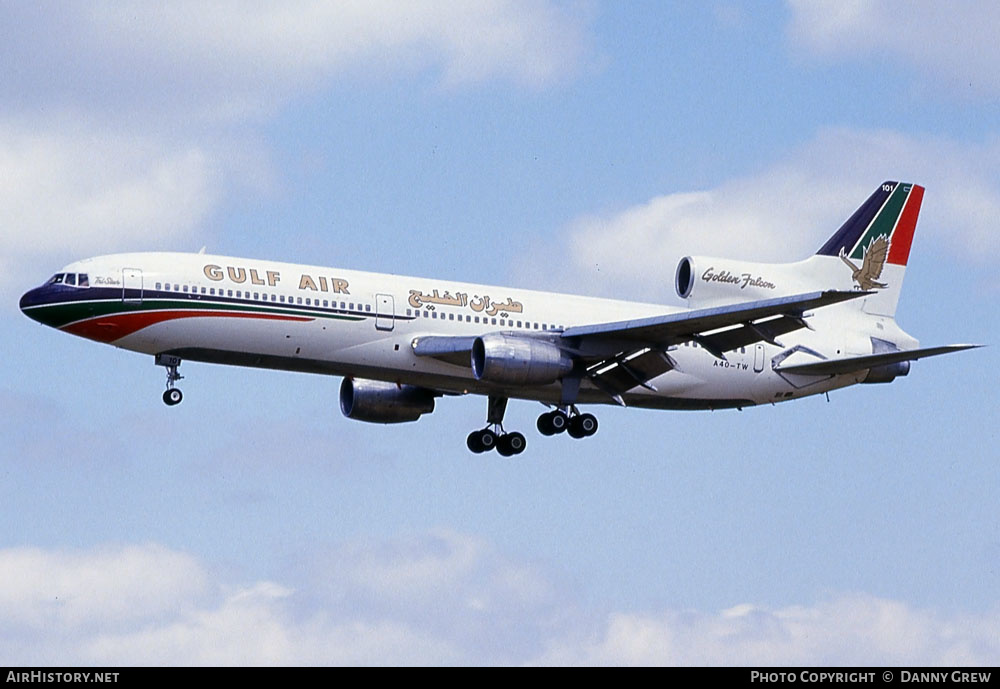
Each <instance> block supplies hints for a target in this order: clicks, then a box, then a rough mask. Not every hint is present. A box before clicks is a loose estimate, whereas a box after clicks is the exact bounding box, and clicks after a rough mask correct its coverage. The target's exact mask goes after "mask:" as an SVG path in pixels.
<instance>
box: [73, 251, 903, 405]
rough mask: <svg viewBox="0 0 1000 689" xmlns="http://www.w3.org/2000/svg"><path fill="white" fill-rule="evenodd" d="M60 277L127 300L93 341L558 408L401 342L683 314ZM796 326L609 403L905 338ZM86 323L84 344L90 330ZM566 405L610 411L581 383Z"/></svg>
mask: <svg viewBox="0 0 1000 689" xmlns="http://www.w3.org/2000/svg"><path fill="white" fill-rule="evenodd" d="M63 271H64V272H66V273H79V274H87V275H88V276H89V286H88V288H87V289H90V290H95V294H96V290H97V289H100V290H102V294H103V296H102V301H105V302H112V303H109V304H107V305H106V306H104V307H101V309H103V310H105V311H106V310H107V309H113V308H116V305H114V304H113V302H115V301H116V299H117V300H118V301H122V300H123V298H124V300H125V301H127V302H130V306H129V307H128V308H129V309H131V313H133V314H135V316H134V317H135V318H136V319H137V320H136V323H133V324H132V327H135V326H136V325H141V326H142V327H137V328H136V329H134V331H131V332H127V330H128V329H126V330H124V331H121V332H122V333H123V334H122V336H121V337H115V339H110V338H111V337H112V336H111V335H109V336H104V335H101V334H100V333H101V332H102V331H101V330H100V327H101V325H102V324H101V322H100V319H99V318H94V317H93V316H88V318H89V319H90V321H89V322H91V323H96V325H93V326H87V327H88V329H87V330H85V331H81V332H77V333H76V334H82V335H83V336H85V337H93V339H99V340H102V341H106V342H109V343H111V344H114V345H115V346H118V347H122V348H124V349H129V350H132V351H136V352H143V353H146V354H162V353H173V354H176V355H177V356H179V357H181V358H182V359H190V360H201V361H209V362H216V363H230V364H237V365H247V366H260V367H266V368H276V369H284V370H299V371H310V372H318V373H327V374H333V375H343V376H357V377H363V378H370V379H374V380H383V381H392V382H397V383H405V384H411V385H417V386H424V387H428V388H431V389H434V390H440V391H446V392H454V393H465V392H469V393H478V394H489V395H502V396H505V397H510V398H520V399H533V400H539V401H542V402H547V403H556V402H558V400H559V397H560V388H559V385H558V384H550V385H540V386H526V387H525V386H516V387H504V386H498V385H496V384H492V383H487V382H482V381H478V380H476V379H475V377H474V376H473V373H472V369H471V366H470V365H468V363H467V362H466V365H461V364H460V363H448V362H446V361H441V360H438V359H435V358H432V357H428V356H418V355H417V354H416V353H415V352H414V347H413V343H414V341H416V340H418V339H419V338H424V337H428V336H451V337H470V338H472V337H476V336H481V335H484V334H487V333H493V332H500V333H507V334H512V335H516V336H523V337H538V338H553V337H558V336H559V334H560V333H561V332H562V331H563V330H564V329H566V328H569V327H571V326H577V325H586V324H592V323H602V322H612V321H624V320H630V319H637V318H645V317H652V316H661V315H664V314H669V313H675V312H683V311H685V309H683V308H679V307H672V306H664V305H660V304H647V303H637V302H630V301H618V300H611V299H601V298H593V297H583V296H574V295H567V294H556V293H550V292H540V291H531V290H523V289H514V288H507V287H495V286H487V285H476V284H469V283H461V282H454V281H450V280H436V279H428V278H414V277H403V276H397V275H387V274H379V273H368V272H359V271H351V270H343V269H335V268H324V267H318V266H308V265H295V264H288V263H278V262H273V261H261V260H251V259H242V258H231V257H222V256H211V255H203V254H183V253H137V254H119V255H113V256H102V257H97V258H93V259H87V260H84V261H79V262H76V263H73V264H71V265H69V266H67V267H66V268H64V269H63ZM136 288H139V289H141V294H138V295H137V293H136V292H135V289H136ZM129 289H131V290H132V291H131V292H128V290H129ZM114 290H118V291H121V292H122V296H118V295H116V293H115V291H114ZM81 291H82V290H81ZM127 294H131V296H126V295H127ZM216 307H217V308H216ZM99 310H100V309H99ZM140 314H141V315H140ZM143 319H145V320H143ZM807 322H808V324H809V328H808V329H801V330H798V331H795V332H792V333H789V334H787V335H784V336H782V337H780V338H779V342H780V346H778V345H775V344H770V343H767V342H760V343H757V344H754V345H750V346H747V347H743V348H739V349H737V350H735V351H731V352H727V353H726V355H725V359H720V358H718V357H716V356H714V355H713V354H711V353H709V352H708V351H706V350H705V349H704V348H702V347H700V346H698V345H697V344H696V343H694V342H693V341H689V342H684V343H681V344H678V345H675V346H671V347H670V348H669V349H668V353H669V355H670V357H672V358H673V359H674V360H675V361H676V367H675V368H674V369H673V370H670V371H668V372H666V373H664V374H662V375H660V376H659V377H657V378H654V379H653V380H651V381H649V382H648V385H649V387H648V388H647V387H641V386H638V387H635V388H634V389H632V390H631V391H629V392H628V393H626V394H624V395H622V399H623V401H624V402H625V403H626V404H628V405H630V406H632V405H634V406H644V407H662V408H715V407H720V408H721V407H735V406H742V405H743V404H763V403H767V402H779V401H785V400H788V399H793V398H797V397H802V396H806V395H811V394H817V393H822V392H825V391H828V390H831V389H834V388H839V387H843V386H846V385H850V384H853V383H857V382H860V381H861V380H862V379H863V378H864V375H863V372H862V373H861V374H858V373H854V374H850V375H839V376H831V377H826V378H817V377H815V376H811V377H808V378H807V377H795V376H788V375H784V376H783V375H780V374H779V373H777V372H775V371H774V370H773V364H774V363H777V361H778V360H781V359H786V358H789V357H796V356H804V354H803V352H805V351H809V352H811V354H809V356H816V355H819V356H822V357H830V358H833V357H838V356H846V355H851V354H868V353H870V352H871V342H870V336H871V335H872V334H874V333H875V331H876V328H877V329H878V336H879V337H882V338H885V339H889V340H893V341H897V342H898V341H903V340H905V341H906V342H908V343H909V342H912V338H909V337H908V336H906V335H905V333H902V331H900V330H899V328H898V327H897V326H896V324H895V321H893V320H892V319H891V318H880V317H877V316H871V315H868V314H865V313H863V312H862V311H861V310H860V309H858V308H855V307H852V306H850V305H835V306H831V307H828V308H824V309H819V310H817V311H816V312H815V313H814V314H811V315H810V314H807ZM59 327H62V326H59ZM74 327H77V326H73V325H72V323H67V324H66V327H65V328H64V329H66V330H68V331H70V332H74V329H73V328H74ZM108 327H109V328H110V326H108ZM95 328H96V329H97V330H96V332H98V336H94V335H92V334H91V333H92V332H94V329H95ZM118 332H119V331H115V333H116V335H117V333H118ZM578 401H579V402H583V403H613V399H612V397H611V396H609V395H608V394H606V393H605V392H602V391H601V390H599V389H597V388H596V387H594V386H593V385H591V384H589V382H588V381H587V380H586V379H585V380H584V382H583V384H582V386H581V388H580V393H579V397H578Z"/></svg>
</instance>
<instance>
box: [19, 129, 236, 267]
mask: <svg viewBox="0 0 1000 689" xmlns="http://www.w3.org/2000/svg"><path fill="white" fill-rule="evenodd" d="M229 177H230V178H231V177H232V175H230V176H229ZM0 179H3V180H4V184H2V185H0V256H2V258H0V264H2V265H0V269H2V274H3V278H0V286H4V284H11V283H17V282H21V281H23V280H27V281H28V282H27V283H24V284H34V283H36V282H37V281H39V280H41V279H42V278H43V277H44V274H45V273H48V272H50V271H53V270H55V269H56V268H58V267H59V266H60V265H62V263H64V262H68V261H69V260H76V259H79V258H83V257H86V256H94V255H98V254H100V253H108V252H111V251H123V250H139V249H148V248H153V247H158V246H177V242H178V241H179V240H184V239H187V238H190V237H191V236H192V235H193V234H194V231H195V229H196V228H197V227H198V226H199V224H200V223H202V222H203V221H204V219H205V218H206V217H207V216H208V215H209V214H210V213H211V212H212V210H213V209H214V208H215V206H216V204H217V203H218V202H219V200H220V198H221V196H222V195H223V189H224V186H225V182H226V181H231V179H229V180H227V179H226V170H225V169H224V166H223V161H222V160H220V158H219V155H218V152H217V151H212V150H209V149H206V148H204V147H201V146H199V145H197V144H190V143H188V144H180V145H177V144H176V143H175V142H172V141H170V140H168V139H160V138H156V137H148V136H128V135H126V134H122V133H116V132H112V131H109V130H107V129H104V128H101V127H94V126H86V125H79V124H77V125H70V126H67V125H65V124H64V123H56V124H52V125H50V126H45V125H38V124H36V125H30V126H29V125H23V124H20V123H15V122H12V121H0ZM195 248H197V247H195ZM43 257H44V259H45V260H46V261H57V262H60V263H59V264H58V265H52V264H49V263H46V265H45V266H44V267H38V266H34V265H30V263H32V262H37V261H38V260H40V259H42V258H43ZM24 284H22V285H21V286H24Z"/></svg>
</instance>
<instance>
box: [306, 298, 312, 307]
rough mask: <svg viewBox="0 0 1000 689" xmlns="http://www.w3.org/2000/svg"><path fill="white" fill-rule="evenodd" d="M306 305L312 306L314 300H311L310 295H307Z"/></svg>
mask: <svg viewBox="0 0 1000 689" xmlns="http://www.w3.org/2000/svg"><path fill="white" fill-rule="evenodd" d="M306 306H312V302H311V301H310V300H309V297H306Z"/></svg>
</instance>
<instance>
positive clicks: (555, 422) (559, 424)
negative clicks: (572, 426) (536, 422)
mask: <svg viewBox="0 0 1000 689" xmlns="http://www.w3.org/2000/svg"><path fill="white" fill-rule="evenodd" d="M548 416H549V425H551V426H552V435H555V434H557V433H562V432H563V431H565V430H566V428H567V427H568V426H569V417H568V416H566V415H565V414H564V413H562V412H561V411H559V410H556V411H553V412H549V414H548Z"/></svg>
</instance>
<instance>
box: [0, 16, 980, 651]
mask: <svg viewBox="0 0 1000 689" xmlns="http://www.w3.org/2000/svg"><path fill="white" fill-rule="evenodd" d="M0 12H2V14H3V19H2V21H0V26H3V27H5V29H4V36H3V39H4V40H3V41H0V59H2V61H3V63H4V64H5V65H9V67H8V68H5V69H4V71H3V74H2V75H0V295H2V297H3V299H2V302H0V303H2V304H3V305H5V306H0V322H2V324H3V325H2V327H3V332H4V333H5V338H4V340H5V342H7V343H8V345H7V346H6V347H5V349H4V352H5V356H4V357H3V359H2V360H0V409H2V410H3V414H2V415H0V433H2V435H3V438H4V439H5V442H4V443H3V449H2V450H0V458H2V462H0V472H2V478H3V480H2V482H0V505H2V507H0V510H2V511H0V514H2V516H3V527H2V528H0V638H2V639H3V640H4V641H3V643H2V644H0V662H5V663H9V664H14V663H16V664H33V663H53V664H55V663H58V664H128V663H171V664H198V663H212V664H216V663H222V664H226V663H290V664H301V663H306V664H310V663H376V664H384V663H504V664H508V663H513V664H518V663H584V664H605V663H607V664H629V663H638V664H661V663H680V664H724V663H738V664H763V663H768V664H785V663H790V664H799V663H805V664H812V663H831V664H842V663H876V664H878V663H888V664H938V663H941V664H952V663H982V664H987V663H989V664H996V663H997V662H998V661H1000V643H998V641H997V639H1000V605H998V599H997V596H996V591H997V590H998V584H1000V582H998V567H1000V518H998V516H997V512H996V507H995V489H996V486H997V483H998V475H997V471H998V470H997V461H996V460H997V458H998V453H997V450H996V446H997V440H998V438H997V430H996V429H997V425H998V424H997V422H998V417H997V405H996V402H995V401H994V394H995V387H996V380H997V377H996V375H995V370H996V359H995V353H994V352H993V348H987V349H984V350H978V351H976V352H971V353H964V354H958V355H954V356H948V357H943V358H940V359H936V360H929V361H922V362H918V363H916V364H915V365H914V366H913V369H912V372H911V374H910V375H909V376H908V377H907V378H904V379H899V380H897V381H896V382H894V383H893V384H892V385H886V386H859V387H857V388H854V389H849V390H844V391H840V392H837V393H834V394H831V396H830V401H829V402H827V401H826V400H825V399H823V398H816V399H806V400H801V401H797V402H794V403H791V404H786V405H781V406H777V407H767V408H757V409H747V410H745V411H743V412H714V413H663V412H649V411H637V410H620V409H615V408H611V407H608V408H601V409H597V410H593V411H595V412H596V413H597V414H598V416H599V418H600V420H601V430H600V432H599V433H598V434H597V435H596V436H594V437H593V438H591V439H589V440H587V441H581V442H574V441H572V440H570V439H568V438H566V437H557V438H543V437H541V436H538V435H537V434H535V433H534V431H533V430H532V432H531V433H530V434H529V449H528V452H527V453H525V454H524V455H521V456H520V457H518V458H514V459H510V460H506V459H503V458H500V457H498V456H496V455H486V456H473V455H470V454H469V453H468V452H467V451H466V450H465V447H464V440H465V435H466V434H467V433H468V431H469V430H471V429H473V428H477V427H479V426H481V425H482V422H483V418H484V415H485V402H484V401H483V400H479V399H472V398H468V399H450V400H441V401H440V402H439V404H438V409H437V411H435V413H434V414H433V415H430V416H427V417H425V418H423V419H422V420H421V421H420V422H419V423H417V424H405V425H400V426H396V427H380V426H373V425H367V424H361V423H356V422H352V421H349V420H347V419H344V418H343V417H342V416H341V415H340V411H339V408H338V404H337V390H338V386H339V380H337V379H328V378H323V377H319V376H306V375H301V374H291V373H281V372H274V371H251V370H242V369H235V368H222V367H212V366H208V365H202V364H197V363H190V362H189V363H185V364H184V366H183V367H182V373H184V374H185V375H186V376H187V377H186V379H185V381H184V383H183V388H184V391H185V401H184V403H183V404H182V405H180V406H179V407H177V408H172V409H169V410H168V409H167V408H166V407H164V406H163V404H162V402H161V401H160V392H161V389H162V386H163V373H162V369H159V368H156V367H154V366H153V364H152V361H151V360H148V359H147V358H146V357H143V356H140V355H137V354H133V353H129V352H124V351H119V350H116V349H113V348H110V347H105V346H99V345H97V344H95V343H92V342H89V341H84V340H81V339H77V338H73V337H70V336H66V335H63V334H60V333H57V332H54V331H51V330H48V329H45V328H43V327H41V326H39V325H37V324H36V323H34V322H32V321H29V320H28V319H26V318H25V317H24V316H23V315H21V314H20V313H19V312H18V310H17V306H16V304H17V298H18V296H19V295H20V294H21V293H22V292H24V291H26V290H27V289H29V288H30V287H32V286H34V285H35V284H38V283H39V282H41V281H42V280H44V279H45V278H47V277H48V276H49V275H51V274H52V273H54V272H55V271H56V270H57V269H58V268H59V267H61V266H62V265H64V264H66V263H68V262H70V261H72V260H75V259H77V258H81V257H84V256H89V255H97V254H101V253H110V252H116V251H132V250H144V249H171V250H191V251H197V250H198V249H199V248H201V247H202V246H203V245H204V246H207V247H208V250H209V251H211V252H214V253H221V254H230V255H236V256H248V257H266V258H271V259H274V260H282V261H292V262H309V263H319V264H326V265H330V266H340V267H350V268H359V269H365V270H373V271H381V272H395V273H402V274H414V275H427V276H440V277H448V278H456V279H462V280H468V281H481V282H487V283H499V284H510V285H518V286H525V287H536V288H542V289H558V290H562V291H569V292H581V293H588V294H597V295H609V296H610V295H614V296H618V297H623V298H636V299H644V300H655V301H662V302H663V303H665V304H676V303H678V302H677V299H676V297H674V295H673V287H672V281H673V273H674V267H675V265H676V262H677V260H678V259H679V258H681V257H682V256H685V255H688V254H708V255H723V256H725V255H733V254H734V253H735V252H734V251H733V249H734V248H738V249H739V252H738V254H737V255H742V256H745V257H746V258H748V259H753V260H763V261H792V260H798V259H801V258H804V257H805V256H807V255H809V254H810V253H812V252H813V251H815V250H816V249H817V248H818V247H819V246H820V245H821V244H822V242H823V241H825V239H826V238H827V237H828V236H829V235H830V234H831V233H832V232H833V231H834V229H836V227H838V226H839V223H840V222H842V221H843V220H844V219H845V218H846V217H847V216H848V215H849V214H850V213H851V212H852V211H853V210H854V208H855V207H856V206H857V205H859V204H860V202H861V201H862V200H863V199H864V198H866V196H867V195H868V193H870V191H871V190H872V189H874V187H875V186H876V185H877V184H879V183H880V182H882V181H883V180H886V179H905V180H907V181H913V182H917V183H920V184H923V185H924V186H926V188H927V193H926V196H925V199H924V206H923V212H922V215H921V219H920V223H919V224H918V227H917V234H916V238H915V243H914V249H913V253H912V254H911V257H910V263H909V268H910V269H909V270H908V274H907V281H906V286H905V289H904V292H903V296H902V299H901V303H900V307H899V311H898V313H897V317H898V320H899V322H900V323H901V325H902V326H903V327H904V328H905V329H906V330H907V331H908V332H910V333H911V334H913V335H914V336H916V337H918V338H919V339H920V340H921V342H922V344H924V345H934V344H944V343H951V342H980V343H988V344H991V345H995V343H996V341H997V334H998V332H1000V327H998V317H997V312H996V309H995V308H994V304H995V302H996V300H997V297H998V296H1000V294H998V288H997V286H996V281H995V276H996V269H995V263H996V261H997V260H998V258H1000V241H998V240H997V238H996V232H995V229H994V225H995V218H996V217H998V214H1000V140H998V137H997V134H998V130H997V124H996V123H997V107H998V105H1000V80H998V78H997V76H996V75H997V74H1000V69H998V67H1000V48H998V45H997V43H996V40H995V36H996V35H997V33H998V31H1000V12H996V11H994V10H992V9H989V8H987V7H983V6H972V5H968V6H965V5H962V6H960V7H958V8H948V11H947V12H943V10H941V9H938V4H937V3H931V2H927V3H924V2H908V3H878V4H867V3H855V4H844V3H834V2H815V3H808V4H806V3H799V2H788V3H784V4H782V3H774V4H771V5H768V6H766V7H763V6H761V5H760V4H759V3H749V4H742V3H728V2H715V3H687V4H681V3H677V4H674V3H669V4H668V3H658V2H649V3H639V2H636V3H605V2H587V3H559V2H546V1H542V0H539V1H538V2H504V1H501V0H491V1H484V2H481V3H477V4H466V3H454V4H452V3H446V2H440V1H435V2H426V3H425V2H407V3H402V4H394V3H371V2H365V3H342V4H336V5H327V4H325V3H308V2H307V3H297V4H294V5H292V6H285V5H272V4H269V3H263V2H262V3H254V4H251V5H247V4H245V3H225V2H222V3H217V4H214V5H211V6H210V7H208V8H206V7H205V6H204V4H203V3H186V2H175V3H170V4H165V5H158V4H155V3H147V2H143V3H128V2H123V3H78V4H64V3H59V4H45V3H38V4H31V5H28V4H24V3H15V4H7V5H4V6H3V7H2V9H0ZM540 411H541V407H539V406H538V405H537V404H530V403H525V402H513V403H511V405H510V408H509V410H508V421H507V426H508V427H510V428H519V429H522V430H529V429H532V427H533V425H534V418H535V416H537V414H538V413H539V412H540Z"/></svg>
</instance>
